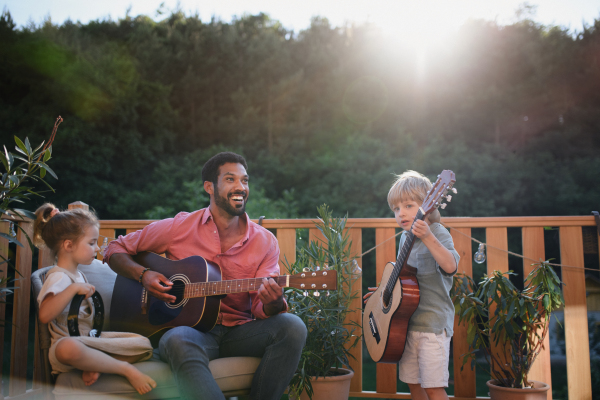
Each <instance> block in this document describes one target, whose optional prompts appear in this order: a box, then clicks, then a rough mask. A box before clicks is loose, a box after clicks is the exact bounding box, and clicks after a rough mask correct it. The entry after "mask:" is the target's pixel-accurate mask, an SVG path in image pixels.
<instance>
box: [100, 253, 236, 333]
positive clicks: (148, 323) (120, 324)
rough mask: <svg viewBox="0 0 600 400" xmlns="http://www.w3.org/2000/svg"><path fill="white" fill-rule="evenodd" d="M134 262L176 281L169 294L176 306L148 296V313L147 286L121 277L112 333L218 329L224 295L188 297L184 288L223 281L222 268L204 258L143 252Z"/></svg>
mask: <svg viewBox="0 0 600 400" xmlns="http://www.w3.org/2000/svg"><path fill="white" fill-rule="evenodd" d="M133 259H134V260H135V261H136V262H137V263H138V264H140V265H143V266H144V267H147V268H150V269H151V270H152V271H156V272H160V273H161V274H163V275H164V276H166V277H167V278H168V279H169V280H170V281H171V282H173V287H172V289H171V290H170V291H169V293H170V294H173V295H175V297H176V298H177V299H176V300H175V303H173V304H167V303H165V302H164V301H161V300H159V299H157V298H155V297H153V296H150V295H147V299H148V300H147V312H146V313H145V314H144V313H143V311H142V301H143V296H144V293H145V292H144V288H143V286H142V285H141V284H140V283H139V282H137V281H135V280H133V279H128V278H125V277H123V276H121V275H117V280H116V281H115V287H114V289H113V295H112V303H111V307H110V327H111V330H114V331H120V332H133V333H139V334H140V335H143V336H148V337H150V336H152V335H154V334H155V333H158V332H160V331H162V330H164V329H169V328H173V327H176V326H190V327H194V328H196V329H198V330H199V331H202V332H208V331H210V330H211V329H212V328H213V327H214V326H215V324H216V322H217V317H218V316H219V310H220V307H221V298H223V297H224V296H210V297H196V298H184V297H183V288H184V287H185V285H186V284H189V283H193V282H209V281H210V282H212V281H220V280H221V269H220V267H219V266H218V265H216V264H213V263H210V262H208V261H206V260H205V259H204V258H202V257H200V256H192V257H188V258H185V259H183V260H179V261H173V260H169V259H166V258H164V257H161V256H159V255H157V254H154V253H140V254H138V255H136V256H134V257H133Z"/></svg>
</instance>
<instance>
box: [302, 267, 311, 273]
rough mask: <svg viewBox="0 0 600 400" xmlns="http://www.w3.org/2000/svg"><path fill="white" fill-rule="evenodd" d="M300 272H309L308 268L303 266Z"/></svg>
mask: <svg viewBox="0 0 600 400" xmlns="http://www.w3.org/2000/svg"><path fill="white" fill-rule="evenodd" d="M302 272H310V268H308V267H304V268H302Z"/></svg>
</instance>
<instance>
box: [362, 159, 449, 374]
mask: <svg viewBox="0 0 600 400" xmlns="http://www.w3.org/2000/svg"><path fill="white" fill-rule="evenodd" d="M455 182H456V178H455V176H454V172H452V171H450V170H444V171H442V173H441V174H440V175H438V179H437V180H436V181H435V183H434V184H433V187H432V188H431V190H430V191H429V192H428V193H427V196H426V198H425V201H423V205H422V206H421V207H420V208H419V210H418V212H417V215H416V216H415V220H416V219H424V218H425V217H426V216H427V215H428V214H430V213H431V212H433V211H434V210H435V209H436V208H438V207H440V208H442V209H443V208H445V206H446V204H442V203H441V201H442V200H441V199H442V198H443V197H445V198H446V200H448V201H450V199H451V198H452V197H451V196H450V195H447V192H448V190H450V189H452V190H453V192H454V193H456V189H453V188H452V186H453V185H454V183H455ZM414 243H415V235H414V234H413V233H412V227H411V230H410V231H408V233H407V235H406V240H405V241H404V245H403V246H402V249H401V250H400V252H399V254H398V259H397V260H396V262H395V263H394V262H390V263H388V264H387V265H386V267H385V269H384V270H383V275H382V277H381V284H380V285H379V287H378V288H377V290H376V291H375V292H373V294H372V295H371V297H369V300H368V301H367V304H366V305H365V309H364V311H363V335H364V338H365V344H366V345H367V350H368V351H369V355H370V356H371V358H372V359H373V361H375V362H383V363H397V362H398V361H399V360H400V359H401V358H402V354H403V353H404V346H405V344H406V334H407V332H408V322H409V321H410V317H411V316H412V315H413V313H414V312H415V310H416V309H417V306H418V305H419V299H420V293H419V282H418V280H417V269H416V268H414V267H411V266H410V265H408V264H406V261H407V260H408V256H409V255H410V251H411V250H412V247H413V244H414Z"/></svg>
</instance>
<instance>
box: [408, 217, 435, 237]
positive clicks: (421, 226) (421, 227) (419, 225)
mask: <svg viewBox="0 0 600 400" xmlns="http://www.w3.org/2000/svg"><path fill="white" fill-rule="evenodd" d="M412 233H413V234H414V235H415V236H416V237H418V238H419V239H421V240H425V239H427V238H428V237H429V236H430V235H431V229H430V228H429V224H428V223H427V222H425V221H423V220H421V219H417V220H416V221H415V222H414V224H413V226H412Z"/></svg>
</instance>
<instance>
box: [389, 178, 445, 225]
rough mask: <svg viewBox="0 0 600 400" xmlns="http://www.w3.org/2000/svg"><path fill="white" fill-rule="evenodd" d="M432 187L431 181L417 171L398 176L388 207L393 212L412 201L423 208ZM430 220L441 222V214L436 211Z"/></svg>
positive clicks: (429, 217) (390, 194)
mask: <svg viewBox="0 0 600 400" xmlns="http://www.w3.org/2000/svg"><path fill="white" fill-rule="evenodd" d="M432 186H433V185H432V184H431V181H430V180H429V179H428V178H427V177H426V176H425V175H423V174H420V173H418V172H417V171H412V170H408V171H406V172H404V173H402V174H401V175H396V181H395V182H394V184H393V185H392V187H391V188H390V191H389V192H388V196H387V201H388V205H389V206H390V209H391V210H392V211H393V210H394V206H395V205H396V204H398V203H399V202H401V201H406V200H412V201H414V202H417V203H419V206H421V205H422V204H423V201H424V200H425V196H427V192H429V191H430V190H431V187H432ZM428 219H429V222H431V223H433V222H440V212H439V211H438V210H437V209H435V211H433V212H432V213H431V214H429V216H428Z"/></svg>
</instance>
